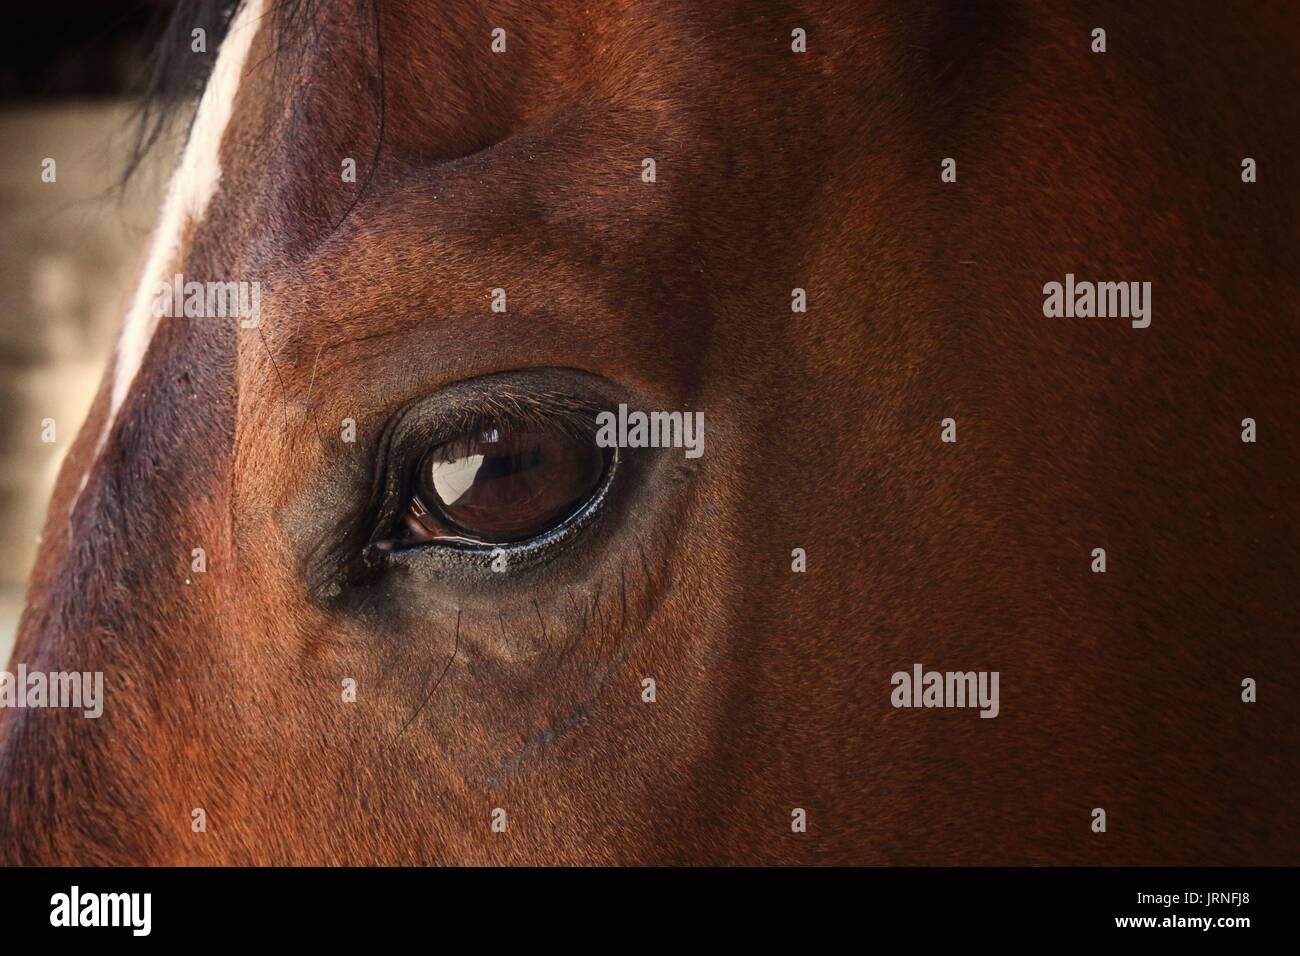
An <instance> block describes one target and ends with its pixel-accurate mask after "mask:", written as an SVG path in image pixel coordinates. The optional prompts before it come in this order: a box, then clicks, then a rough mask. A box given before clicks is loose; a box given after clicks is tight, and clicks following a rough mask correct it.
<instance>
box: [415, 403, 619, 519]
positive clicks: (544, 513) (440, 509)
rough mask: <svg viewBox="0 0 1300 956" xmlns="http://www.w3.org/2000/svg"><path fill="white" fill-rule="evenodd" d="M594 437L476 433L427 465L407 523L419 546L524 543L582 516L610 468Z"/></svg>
mask: <svg viewBox="0 0 1300 956" xmlns="http://www.w3.org/2000/svg"><path fill="white" fill-rule="evenodd" d="M611 451H612V450H611V449H605V448H600V447H598V446H597V444H596V441H595V437H594V436H590V435H587V436H584V435H578V434H574V433H572V432H570V431H566V430H564V429H561V428H555V427H550V428H548V427H545V426H538V425H528V426H519V427H509V426H504V425H503V426H499V427H491V428H484V429H479V430H476V431H475V432H472V433H470V434H467V435H463V436H461V437H460V438H457V439H455V440H453V441H449V442H446V443H444V444H441V445H438V446H436V447H434V448H432V449H430V450H429V451H428V453H426V454H425V456H424V458H423V459H422V460H421V462H420V465H419V468H418V470H417V472H416V475H415V481H414V497H413V499H412V501H411V503H410V506H409V507H408V509H407V512H406V514H405V516H404V518H405V523H406V526H407V528H408V529H409V530H410V531H411V533H412V535H413V536H414V538H415V539H416V540H417V542H418V541H424V542H429V541H437V540H439V539H440V538H457V539H465V538H468V539H471V540H472V541H475V542H484V543H501V542H509V541H524V540H527V539H529V538H533V537H536V536H537V535H539V534H542V533H544V532H545V531H548V530H550V529H551V528H553V527H555V526H556V525H558V524H560V523H561V522H562V521H564V520H565V519H566V518H568V517H570V516H571V515H573V514H574V513H575V512H577V511H578V510H579V509H580V508H581V507H582V506H583V505H584V504H586V503H587V501H588V499H590V498H591V496H592V494H594V493H595V491H596V489H597V488H599V487H600V483H601V479H602V478H604V476H605V472H606V470H607V469H608V467H609V461H610V458H611Z"/></svg>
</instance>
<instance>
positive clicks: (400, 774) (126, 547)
mask: <svg viewBox="0 0 1300 956" xmlns="http://www.w3.org/2000/svg"><path fill="white" fill-rule="evenodd" d="M179 9H180V12H179V13H178V15H177V17H176V19H175V20H174V21H173V26H172V28H171V29H170V30H169V31H168V32H167V34H166V35H165V38H164V41H163V42H164V51H165V55H162V60H160V63H166V64H171V66H176V65H177V64H178V63H179V64H180V65H181V67H182V68H183V69H182V71H181V72H183V73H184V72H187V75H189V76H190V78H191V80H190V81H193V82H200V83H201V84H202V86H201V88H202V93H201V96H200V97H199V100H198V105H197V108H196V110H195V113H194V115H193V118H192V121H191V122H190V126H189V131H188V135H187V137H186V139H185V145H184V149H183V151H182V152H181V155H180V159H179V162H178V165H177V167H176V171H175V174H174V177H173V179H172V181H171V185H170V187H169V190H168V193H167V196H166V199H165V201H164V203H163V206H162V211H161V213H160V217H159V223H158V227H157V230H156V233H155V235H154V237H153V239H152V240H151V244H150V245H149V247H148V249H147V255H146V256H145V264H144V267H143V269H142V272H141V277H140V280H139V285H138V287H137V288H136V291H135V293H134V296H133V297H132V298H131V300H130V302H129V303H126V304H125V308H124V320H123V327H122V332H121V336H120V339H119V341H118V343H117V346H116V349H115V352H114V354H113V356H112V358H111V360H110V362H109V365H108V368H107V370H106V373H105V376H104V379H103V381H102V384H101V386H100V388H99V391H98V395H97V398H96V400H95V402H94V405H93V408H92V410H91V412H90V414H89V416H88V418H87V420H86V422H85V424H84V427H83V428H82V430H81V431H80V433H79V434H78V436H77V438H76V440H75V443H74V444H73V445H72V447H71V449H70V451H69V453H68V455H67V457H66V461H65V463H64V465H63V467H62V471H61V473H60V475H59V478H58V482H57V486H56V489H55V491H54V493H53V497H52V501H51V504H50V507H49V512H48V518H47V523H46V526H45V532H44V535H43V539H42V544H41V548H40V554H39V556H38V559H37V563H36V566H35V569H34V571H33V573H32V576H31V580H30V585H29V591H28V596H27V604H26V608H25V611H24V613H23V616H22V619H21V622H20V626H19V634H18V638H17V643H16V647H15V651H14V655H13V658H12V663H11V668H12V667H15V666H17V665H18V664H21V665H22V666H23V667H24V668H25V669H26V672H27V673H29V674H30V673H37V672H39V673H45V674H58V673H73V674H80V673H85V674H92V673H93V674H100V675H102V677H103V687H104V692H103V694H104V699H103V702H102V703H103V709H102V714H101V715H99V716H98V717H97V718H95V719H87V715H86V714H85V713H82V712H81V711H78V710H77V709H75V708H71V707H49V706H46V707H41V706H26V707H18V706H6V707H5V708H3V709H0V792H2V793H3V809H2V810H0V861H2V862H4V863H6V864H23V865H30V864H94V865H123V864H149V865H169V864H186V865H188V864H205V865H265V864H340V865H362V864H367V865H368V864H398V865H425V864H453V865H478V864H484V865H495V864H523V865H527V864H548V865H555V864H559V865H570V864H572V865H578V864H582V865H616V864H669V865H682V864H700V863H709V864H746V865H767V864H830V865H835V864H866V865H895V864H944V865H968V864H1014V865H1039V864H1075V865H1126V864H1133V865H1147V864H1165V865H1185V864H1212V865H1219V864H1278V863H1295V862H1296V861H1297V852H1296V851H1297V848H1298V847H1300V840H1298V839H1297V823H1296V821H1297V818H1298V817H1300V815H1298V814H1297V812H1296V811H1297V805H1296V794H1297V792H1298V789H1300V788H1297V783H1298V782H1300V778H1298V776H1297V772H1296V762H1295V754H1296V753H1297V752H1298V751H1300V747H1298V746H1297V745H1300V721H1297V719H1296V718H1297V712H1296V697H1295V695H1294V693H1293V692H1292V690H1291V688H1293V687H1294V686H1295V684H1296V680H1297V677H1300V675H1298V674H1297V665H1296V655H1295V653H1294V650H1293V649H1292V642H1293V640H1294V632H1295V626H1296V623H1297V622H1296V615H1295V602H1294V587H1295V581H1296V574H1297V570H1298V563H1297V550H1298V549H1297V536H1296V528H1297V525H1298V523H1300V522H1298V519H1300V509H1298V507H1297V500H1296V496H1295V494H1294V489H1293V485H1292V482H1293V481H1294V474H1295V462H1296V460H1297V450H1298V449H1297V430H1296V427H1295V416H1294V413H1295V408H1296V404H1297V401H1296V400H1297V390H1296V385H1295V374H1294V369H1295V364H1296V359H1297V345H1296V339H1295V335H1294V334H1293V333H1294V319H1295V318H1296V311H1295V303H1296V301H1297V291H1298V290H1297V270H1296V268H1295V258H1294V251H1295V246H1294V241H1295V237H1296V222H1297V196H1296V191H1295V189H1294V188H1293V183H1294V181H1295V180H1294V177H1295V173H1296V168H1295V157H1296V156H1297V155H1300V135H1298V134H1300V115H1298V112H1300V108H1298V106H1297V101H1296V98H1295V97H1294V96H1293V95H1291V94H1292V92H1293V91H1294V89H1295V87H1296V80H1297V66H1296V64H1297V62H1298V60H1297V49H1296V47H1297V42H1296V41H1297V37H1300V30H1298V29H1297V26H1298V25H1300V22H1298V18H1297V13H1296V9H1295V8H1294V6H1293V5H1287V4H1281V5H1253V6H1252V7H1251V8H1250V9H1248V10H1247V9H1240V8H1235V7H1228V6H1226V5H1223V4H1216V3H1208V2H1207V3H1194V4H1192V5H1191V6H1190V7H1189V6H1188V5H1186V4H1179V5H1177V6H1176V7H1175V6H1173V5H1170V4H1163V3H1154V4H1139V5H1132V4H1110V5H1106V7H1105V8H1104V9H1100V10H1089V11H1087V12H1084V11H1083V10H1082V9H1079V8H1075V7H1060V8H1057V9H1052V10H1045V9H1039V8H1036V7H1031V6H1030V5H1027V4H1023V3H1017V2H1010V0H1008V2H999V3H993V4H987V5H983V4H981V5H973V4H967V3H964V2H957V0H953V2H936V3H932V4H912V3H902V2H896V0H869V2H860V0H807V2H798V0H770V2H766V0H765V2H762V3H739V2H731V0H724V2H717V3H707V4H704V3H693V2H689V0H617V2H613V3H609V4H596V5H590V4H577V3H570V2H565V0H540V2H538V0H532V2H527V3H525V2H522V0H481V2H479V0H476V2H472V3H443V2H434V0H382V2H362V3H356V4H321V3H309V2H301V0H300V2H292V0H242V2H239V3H238V4H236V9H235V10H234V12H233V13H231V14H230V16H229V19H227V18H226V17H225V16H224V15H223V14H221V13H220V12H218V11H217V10H216V8H215V7H214V6H212V5H209V4H206V3H200V4H186V5H183V6H182V7H181V8H179ZM205 17H206V18H207V19H204V18H205ZM198 23H211V24H215V27H214V28H213V29H211V30H210V31H209V32H208V33H207V34H206V37H207V42H206V44H202V43H198V42H197V39H196V38H197V36H198V34H197V33H196V32H195V31H196V30H199V29H200V28H198V27H195V24H198ZM218 41H219V43H218ZM197 46H206V49H205V50H204V51H203V52H195V47H197ZM218 47H219V49H218ZM170 69H171V67H170V66H169V67H168V70H170ZM195 71H198V72H197V73H196V72H195ZM161 72H167V70H163V71H161ZM196 76H197V77H198V79H197V80H195V79H194V77H196ZM1067 277H1068V279H1067ZM1076 280H1077V281H1076ZM1067 282H1068V283H1069V288H1070V289H1071V290H1076V289H1079V288H1082V286H1081V285H1080V284H1079V283H1083V282H1090V283H1096V289H1097V297H1098V300H1100V298H1101V296H1102V295H1103V294H1105V295H1106V296H1107V297H1108V300H1109V301H1111V303H1112V306H1113V308H1112V309H1111V310H1110V311H1104V310H1102V309H1098V308H1095V307H1094V306H1093V304H1092V303H1093V301H1094V300H1092V299H1091V297H1090V298H1089V299H1088V303H1087V304H1086V305H1085V303H1084V297H1083V294H1082V293H1078V296H1079V297H1078V299H1077V301H1076V300H1075V299H1074V298H1073V296H1072V297H1071V300H1070V301H1071V304H1072V306H1077V307H1072V308H1070V309H1068V310H1065V309H1062V308H1056V307H1054V306H1053V305H1052V300H1053V296H1055V298H1056V300H1057V301H1058V302H1059V299H1060V298H1061V295H1060V293H1061V291H1062V289H1064V288H1066V283H1067ZM1128 283H1133V284H1134V285H1133V287H1132V288H1134V290H1135V291H1134V296H1136V295H1137V294H1138V290H1140V289H1146V290H1149V291H1148V292H1147V293H1146V294H1145V295H1144V296H1143V297H1142V302H1141V304H1140V305H1139V304H1138V303H1137V301H1136V299H1135V300H1134V301H1133V302H1132V303H1130V300H1129V298H1128V297H1127V293H1126V294H1125V296H1124V297H1122V298H1116V297H1117V295H1118V293H1117V291H1116V290H1117V289H1118V290H1119V291H1123V289H1122V288H1121V284H1128ZM1146 283H1149V285H1145V284H1146ZM1053 284H1055V287H1054V288H1052V287H1053ZM214 286H216V287H218V289H230V290H231V291H230V294H229V296H228V297H226V299H225V300H223V299H221V298H220V297H218V305H217V306H215V307H214V306H213V305H212V303H213V296H212V289H213V287H214ZM1103 286H1108V288H1103ZM245 288H250V289H253V290H255V292H256V294H257V296H258V298H257V299H256V300H254V299H253V297H252V296H251V295H244V290H245ZM1089 288H1091V286H1089ZM1125 288H1127V286H1125ZM1049 289H1051V291H1050V292H1049ZM169 290H177V291H176V295H175V296H172V292H171V291H169ZM1090 295H1091V294H1090ZM227 300H228V301H227ZM169 301H171V303H172V304H170V305H169V304H168V303H169ZM221 301H227V305H228V306H229V308H225V307H221V306H220V302H221ZM254 301H256V308H251V307H250V306H251V305H252V304H253V302H254ZM192 305H193V307H191V306H192ZM1130 307H1131V308H1130ZM1126 309H1130V310H1138V311H1141V310H1145V320H1144V319H1142V318H1141V317H1140V315H1139V314H1138V311H1135V312H1134V315H1131V316H1130V315H1127V314H1125V310H1126ZM214 312H215V313H218V314H213V313H214ZM1144 321H1145V324H1143V322H1144ZM622 406H626V408H627V409H631V410H638V411H641V412H644V413H647V414H648V415H649V416H650V418H649V419H648V420H649V421H650V422H651V428H656V427H658V429H659V433H660V434H661V435H662V436H666V440H665V441H664V442H644V441H643V442H641V443H640V444H638V442H636V441H634V440H633V438H632V433H633V431H636V430H637V428H638V427H639V426H633V425H629V426H628V427H627V428H625V429H623V430H622V431H623V432H626V433H627V434H626V435H625V436H622V437H620V438H618V439H617V440H615V441H614V442H613V444H612V445H611V443H610V442H608V441H606V442H603V443H602V442H600V441H597V440H596V438H597V433H596V425H595V423H596V419H597V418H598V417H599V416H600V415H601V414H603V413H610V414H612V413H614V412H615V410H618V409H620V408H621V407H622ZM655 415H658V416H660V417H659V418H657V419H656V418H654V416H655ZM673 415H679V416H684V417H679V418H678V419H672V418H671V416H673ZM697 415H698V416H700V417H699V419H698V420H699V421H700V422H701V426H700V432H699V434H698V436H697V437H698V439H699V445H698V451H699V452H700V453H699V454H698V455H691V454H687V453H686V452H687V451H689V448H682V447H675V445H680V442H678V441H676V438H675V436H676V432H675V431H674V429H676V428H678V427H679V423H680V422H691V421H696V420H697V419H696V418H695V416H697ZM625 417H626V418H627V420H628V421H631V418H630V415H629V416H625ZM656 422H657V425H656V424H655V423H656ZM616 431H617V429H616ZM620 435H622V433H621V432H620ZM913 675H914V678H915V680H913ZM953 675H957V680H956V681H955V682H954V680H953V679H952V678H953ZM976 675H979V680H978V683H977V682H976V680H975V677H976ZM968 678H969V682H967V679H968ZM985 678H992V680H991V681H989V680H986V679H985ZM977 687H978V691H977V690H976V688H977ZM21 690H22V689H21V688H19V691H20V693H21ZM954 690H955V691H956V693H955V695H954ZM977 693H978V696H979V704H980V706H979V708H978V709H976V708H975V707H973V706H971V705H972V704H973V703H974V702H975V701H974V697H975V695H976V694H977ZM990 693H991V694H992V696H993V700H992V701H990V700H988V699H986V697H987V696H988V695H989V694H990ZM963 697H964V698H966V699H965V700H964V701H963V699H962V698H963ZM30 702H31V701H30V700H29V703H30ZM37 703H39V701H38V702H37ZM985 718H991V719H985Z"/></svg>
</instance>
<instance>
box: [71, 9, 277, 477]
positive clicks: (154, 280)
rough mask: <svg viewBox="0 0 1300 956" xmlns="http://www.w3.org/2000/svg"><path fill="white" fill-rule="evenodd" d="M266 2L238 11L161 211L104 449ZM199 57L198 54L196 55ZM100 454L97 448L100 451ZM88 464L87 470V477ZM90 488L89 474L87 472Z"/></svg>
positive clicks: (208, 178)
mask: <svg viewBox="0 0 1300 956" xmlns="http://www.w3.org/2000/svg"><path fill="white" fill-rule="evenodd" d="M264 2H265V0H247V2H245V3H244V4H243V5H242V6H241V7H240V9H239V12H238V14H236V16H235V20H234V22H233V23H232V24H231V25H230V30H229V32H228V33H227V34H226V39H225V41H224V42H223V43H222V44H221V52H220V54H219V55H218V56H217V63H216V66H214V67H213V70H212V76H211V77H210V78H209V80H208V85H207V87H206V88H205V89H204V90H203V98H202V99H201V100H199V109H198V112H197V113H196V114H195V117H194V123H193V125H192V126H191V128H190V138H189V141H188V142H187V143H186V144H185V152H184V153H183V154H182V155H181V163H180V167H179V168H178V169H177V170H176V174H175V175H174V176H173V177H172V181H171V184H170V186H169V187H168V189H167V199H166V200H165V201H164V203H163V209H162V215H161V217H160V218H159V221H158V227H157V229H156V230H155V232H154V236H153V243H152V245H151V246H150V248H149V258H148V261H147V263H146V265H145V268H144V274H143V275H142V276H141V277H140V284H139V285H138V286H137V287H136V291H135V297H134V298H133V299H132V300H131V306H130V308H129V310H128V311H127V314H126V319H125V322H124V323H123V326H122V336H121V338H120V339H119V340H118V343H117V358H116V364H115V366H114V368H113V392H112V396H111V399H110V403H109V407H108V415H107V417H106V418H105V420H104V430H103V431H102V432H101V433H100V436H99V448H101V449H102V448H103V446H104V441H105V440H106V439H107V438H108V435H109V432H110V431H112V428H113V423H114V422H115V421H116V419H117V413H118V411H119V410H120V409H121V407H122V403H123V402H124V401H125V400H126V396H127V393H128V392H129V391H130V389H131V383H132V382H134V381H135V376H136V373H137V372H139V371H140V363H141V362H142V361H144V354H145V352H146V350H147V349H148V348H149V343H150V341H152V340H153V335H154V332H155V331H157V329H158V317H157V316H155V315H154V314H153V303H154V299H155V295H156V293H157V290H158V287H159V285H161V284H162V283H164V282H166V283H168V284H170V283H171V281H172V277H173V276H174V275H175V274H176V273H177V271H179V266H180V255H181V242H182V239H183V237H184V235H185V230H186V229H187V228H193V227H195V226H197V225H198V224H199V223H201V222H202V221H203V218H204V216H205V215H206V214H207V210H208V204H209V203H210V202H211V201H212V197H213V196H214V195H216V192H217V186H218V185H219V184H220V182H221V140H222V138H223V137H224V136H225V132H226V127H227V126H228V125H229V123H230V117H231V114H232V113H233V112H234V109H235V95H236V94H237V93H238V92H239V83H240V80H241V79H242V78H243V73H244V64H245V62H246V61H247V60H248V53H249V50H251V49H252V46H253V37H254V36H256V35H257V28H258V26H259V25H260V23H261V20H262V8H263V5H264ZM196 55H197V54H196ZM96 457H98V449H97V450H96ZM88 474H89V468H88V469H87V475H88ZM81 481H82V486H83V487H84V486H85V482H86V475H83V476H82V479H81Z"/></svg>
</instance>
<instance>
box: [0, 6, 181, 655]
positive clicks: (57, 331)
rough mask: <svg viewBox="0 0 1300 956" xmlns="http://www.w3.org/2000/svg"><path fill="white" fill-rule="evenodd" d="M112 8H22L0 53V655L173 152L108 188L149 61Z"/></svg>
mask: <svg viewBox="0 0 1300 956" xmlns="http://www.w3.org/2000/svg"><path fill="white" fill-rule="evenodd" d="M71 6H73V7H75V6H77V4H75V3H73V4H71ZM113 6H114V5H113V4H107V5H103V6H102V7H101V8H100V13H99V14H98V16H99V17H100V18H102V17H103V16H104V15H105V13H106V12H108V11H111V10H112V8H113ZM128 6H129V5H128ZM73 12H74V13H75V12H79V11H73ZM121 12H122V11H121V10H118V11H117V14H118V15H119V17H118V19H117V20H116V21H114V23H115V29H112V30H110V29H109V28H108V27H107V26H102V25H99V23H98V21H97V20H96V16H95V15H92V14H90V13H85V14H84V15H82V16H80V17H72V18H69V11H68V9H67V8H65V7H62V6H61V7H60V10H59V11H58V12H56V13H51V14H48V15H47V14H43V13H40V12H34V11H32V10H30V9H28V10H25V11H23V12H22V13H21V14H20V16H21V17H25V18H26V21H25V22H26V26H27V27H28V29H27V32H26V33H24V34H22V38H23V48H22V50H21V51H8V50H5V51H0V53H4V54H11V55H9V57H8V59H6V60H5V61H4V62H5V64H6V65H4V66H3V67H0V91H3V94H4V96H3V99H0V421H3V422H4V423H5V426H6V427H4V428H0V667H4V666H5V665H4V662H6V661H8V659H9V653H10V650H11V646H12V642H13V637H14V631H15V628H16V625H17V620H18V615H19V612H20V610H21V607H22V600H23V590H24V587H25V583H26V579H27V575H28V573H29V571H30V570H31V566H32V561H33V559H34V557H35V555H36V550H37V548H38V547H39V536H40V533H41V526H42V524H43V522H44V517H45V509H46V505H47V503H48V501H49V496H50V491H51V489H52V487H53V482H54V478H55V475H56V474H57V470H58V467H59V464H60V462H61V461H62V459H63V456H64V454H65V453H66V452H67V449H68V447H69V446H70V445H71V443H72V440H73V438H74V437H75V436H76V434H77V431H78V430H79V428H80V427H81V424H82V421H83V420H84V418H85V415H86V412H87V411H88V409H89V407H90V402H91V400H92V399H93V397H94V394H95V391H96V389H97V388H98V385H99V381H100V377H101V376H102V375H103V372H104V368H105V366H106V364H107V362H108V359H109V357H110V354H111V352H112V348H113V343H114V340H115V338H116V334H117V329H118V326H119V322H120V321H121V317H122V314H123V311H124V309H125V305H126V303H127V302H128V300H129V299H130V296H131V293H132V291H133V289H134V284H135V279H136V272H137V270H138V269H139V268H141V267H142V265H143V259H144V253H145V247H146V245H147V242H148V238H149V231H150V228H151V225H152V220H153V217H154V216H155V214H156V212H157V209H158V206H159V204H160V200H161V196H162V190H163V187H164V186H165V179H166V172H167V170H168V169H170V166H171V163H172V160H173V158H174V147H175V143H174V141H168V142H167V143H164V144H163V145H162V147H161V148H159V149H156V150H155V151H154V152H153V154H152V155H151V156H150V158H149V161H148V162H147V164H146V166H145V168H144V169H142V170H141V172H140V173H139V174H138V175H137V176H136V177H135V178H133V179H132V182H131V184H130V187H129V188H128V189H127V190H126V191H125V192H121V191H119V190H117V189H116V188H115V187H116V185H117V183H118V181H119V180H120V178H121V176H122V172H123V169H124V163H125V158H126V155H127V147H128V145H129V143H130V141H131V135H132V133H133V127H132V108H131V99H130V97H131V96H132V95H133V93H134V92H135V91H134V90H133V89H132V88H131V84H132V82H136V81H134V80H131V79H130V78H131V77H138V76H139V75H140V74H141V72H142V71H143V70H144V69H145V68H147V59H148V55H147V53H146V52H145V50H146V47H145V45H144V37H143V23H144V22H146V21H141V20H132V21H128V22H126V23H125V27H123V21H122V20H121V18H120V14H121ZM42 18H43V19H42ZM60 18H62V20H63V21H68V22H69V23H73V24H74V25H73V26H66V25H65V24H63V23H61V21H60ZM18 32H19V31H17V30H16V29H15V32H14V33H11V34H10V37H11V38H13V37H14V35H15V33H18ZM47 158H48V159H53V160H54V161H55V167H54V169H55V177H56V178H55V181H54V182H49V183H47V182H43V181H42V176H41V174H42V163H43V161H44V160H46V159H47ZM45 419H52V420H53V422H54V430H55V431H54V434H55V440H54V441H53V442H52V443H46V442H43V441H42V422H43V421H44V420H45Z"/></svg>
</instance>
